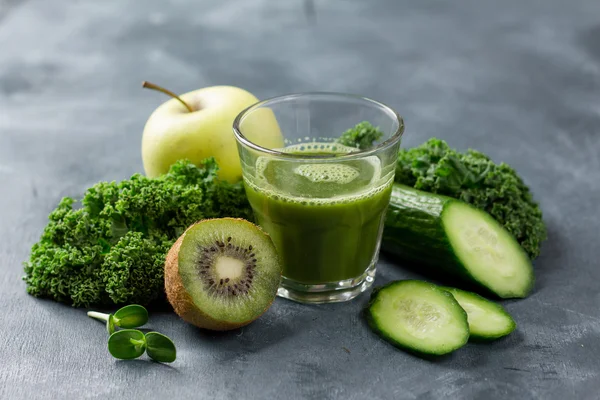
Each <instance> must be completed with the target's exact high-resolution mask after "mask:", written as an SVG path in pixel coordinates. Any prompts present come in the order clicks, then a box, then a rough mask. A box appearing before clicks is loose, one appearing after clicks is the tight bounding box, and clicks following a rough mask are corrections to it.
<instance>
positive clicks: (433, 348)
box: [366, 280, 469, 355]
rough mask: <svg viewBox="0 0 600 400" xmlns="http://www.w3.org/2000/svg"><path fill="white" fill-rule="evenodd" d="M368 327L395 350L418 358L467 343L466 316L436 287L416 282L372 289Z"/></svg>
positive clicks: (450, 297) (410, 281)
mask: <svg viewBox="0 0 600 400" xmlns="http://www.w3.org/2000/svg"><path fill="white" fill-rule="evenodd" d="M366 316H367V321H368V322H369V325H370V326H371V328H372V329H373V330H374V331H375V332H376V333H378V334H379V335H380V336H382V337H383V338H384V339H386V340H387V341H388V342H390V343H391V344H393V345H395V346H396V347H399V348H402V349H405V350H408V351H410V352H413V353H416V354H419V355H443V354H447V353H450V352H452V351H454V350H456V349H458V348H460V347H462V346H463V345H464V344H465V343H467V341H468V340H469V324H468V322H467V314H466V313H465V311H464V310H463V309H462V308H461V307H460V305H459V304H458V302H457V301H456V300H455V299H454V297H453V296H452V295H451V294H450V293H449V292H447V291H445V290H443V289H440V288H439V287H438V286H436V285H434V284H431V283H428V282H423V281H416V280H404V281H395V282H391V283H389V284H387V285H385V286H383V287H380V288H378V289H375V290H374V291H373V294H372V295H371V300H370V302H369V306H368V307H367V309H366Z"/></svg>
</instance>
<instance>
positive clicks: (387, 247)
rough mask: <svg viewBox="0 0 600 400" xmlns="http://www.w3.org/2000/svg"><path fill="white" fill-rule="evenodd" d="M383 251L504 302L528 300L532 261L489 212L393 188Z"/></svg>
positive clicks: (411, 190) (428, 194)
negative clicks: (464, 282)
mask: <svg viewBox="0 0 600 400" xmlns="http://www.w3.org/2000/svg"><path fill="white" fill-rule="evenodd" d="M382 249H383V250H384V251H387V252H390V253H392V254H395V255H398V256H400V257H402V258H404V259H407V260H411V261H417V262H419V263H421V264H424V265H427V266H429V267H431V269H432V271H438V272H445V273H450V274H452V275H455V276H458V277H461V278H463V279H465V280H468V281H471V282H473V283H475V284H477V285H478V286H480V287H482V288H485V289H486V290H487V291H490V292H492V293H494V294H495V295H497V296H499V297H501V298H522V297H526V296H527V295H528V294H529V293H530V292H531V289H532V288H533V282H534V276H533V268H532V266H531V261H530V260H529V258H528V257H527V254H526V253H525V251H524V250H523V249H522V248H521V246H520V245H519V243H518V242H517V241H516V240H515V239H514V238H513V237H512V236H511V235H510V234H509V233H508V232H507V231H506V230H505V229H504V227H502V226H501V225H500V224H499V223H498V222H496V220H494V219H493V218H492V217H491V216H490V215H488V214H487V213H486V212H484V211H481V210H479V209H477V208H475V207H473V206H470V205H468V204H467V203H464V202H462V201H459V200H456V199H452V198H449V197H445V196H441V195H437V194H432V193H427V192H422V191H420V190H416V189H413V188H410V187H407V186H404V185H399V184H394V185H393V187H392V195H391V200H390V205H389V208H388V211H387V214H386V220H385V229H384V231H383V240H382Z"/></svg>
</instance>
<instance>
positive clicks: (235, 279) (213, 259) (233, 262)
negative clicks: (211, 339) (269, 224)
mask: <svg viewBox="0 0 600 400" xmlns="http://www.w3.org/2000/svg"><path fill="white" fill-rule="evenodd" d="M280 281H281V265H280V262H279V257H278V255H277V251H276V249H275V246H274V245H273V242H272V241H271V238H270V237H269V235H267V233H265V232H264V231H263V230H262V229H261V228H259V227H258V226H256V225H254V224H252V223H250V222H248V221H246V220H243V219H236V218H219V219H208V220H203V221H200V222H197V223H196V224H194V225H192V226H190V227H189V228H188V229H187V230H186V231H185V232H184V233H183V234H182V235H181V237H179V239H178V240H177V241H176V242H175V244H173V247H171V250H170V251H169V253H168V254H167V259H166V263H165V290H166V293H167V299H168V300H169V303H171V305H172V306H173V309H174V310H175V312H176V313H177V314H178V315H179V316H180V317H181V318H183V320H185V321H186V322H189V323H191V324H193V325H196V326H198V327H200V328H205V329H211V330H218V331H223V330H230V329H236V328H239V327H241V326H244V325H247V324H249V323H251V322H252V321H254V320H255V319H257V318H258V317H259V316H260V315H262V314H263V313H264V312H265V311H266V310H267V309H268V308H269V307H270V305H271V303H272V302H273V300H274V298H275V296H276V294H277V288H278V287H279V283H280Z"/></svg>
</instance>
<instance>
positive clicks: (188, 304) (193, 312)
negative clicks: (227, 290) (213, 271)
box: [165, 218, 273, 331]
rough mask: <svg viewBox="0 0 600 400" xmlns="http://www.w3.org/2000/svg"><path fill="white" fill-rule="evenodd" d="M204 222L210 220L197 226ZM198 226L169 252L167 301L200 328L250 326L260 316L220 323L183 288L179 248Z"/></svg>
mask: <svg viewBox="0 0 600 400" xmlns="http://www.w3.org/2000/svg"><path fill="white" fill-rule="evenodd" d="M221 219H227V220H231V221H241V222H244V223H246V224H250V225H253V224H252V223H250V222H248V221H246V220H245V219H241V218H221ZM203 221H208V220H202V221H199V222H196V224H199V223H201V222H203ZM196 224H193V225H191V226H190V227H188V228H187V229H186V231H185V232H184V233H183V234H182V235H181V236H180V237H179V239H177V241H176V242H175V243H174V244H173V246H172V247H171V249H170V250H169V253H168V254H167V258H166V261H165V291H166V293H167V299H168V300H169V303H171V306H173V309H174V310H175V313H176V314H177V315H179V316H180V317H181V318H182V319H183V320H184V321H185V322H187V323H190V324H192V325H195V326H197V327H198V328H204V329H210V330H213V331H229V330H232V329H237V328H241V327H242V326H246V325H248V324H249V323H251V322H253V321H255V319H256V318H258V317H260V315H259V316H257V317H256V318H255V319H250V320H248V321H244V322H239V323H231V322H227V321H219V320H216V319H214V318H212V317H210V316H209V315H207V314H205V313H204V312H202V310H200V309H199V308H198V307H196V305H195V304H194V300H192V297H191V296H190V295H189V294H188V293H187V291H186V290H185V287H184V286H183V281H182V280H181V276H180V275H179V248H180V247H181V243H182V242H183V238H184V237H185V234H186V233H187V231H188V230H189V229H190V228H191V227H193V226H194V225H196ZM258 228H259V229H260V230H261V231H262V232H264V231H263V230H262V229H261V228H260V227H258ZM265 235H266V233H265ZM271 304H273V302H271V303H269V305H267V307H265V309H264V311H263V312H262V313H261V315H262V314H264V313H265V311H267V310H268V309H269V307H270V306H271Z"/></svg>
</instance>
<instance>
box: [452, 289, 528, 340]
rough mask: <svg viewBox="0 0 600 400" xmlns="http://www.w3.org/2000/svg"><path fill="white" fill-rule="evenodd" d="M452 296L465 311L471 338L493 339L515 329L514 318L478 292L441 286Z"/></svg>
mask: <svg viewBox="0 0 600 400" xmlns="http://www.w3.org/2000/svg"><path fill="white" fill-rule="evenodd" d="M442 289H444V290H447V291H448V292H450V293H451V294H452V296H454V298H455V299H456V301H458V304H460V306H461V307H462V308H463V309H464V310H465V311H466V312H467V319H468V321H469V331H470V332H471V339H475V340H494V339H498V338H501V337H503V336H506V335H508V334H509V333H511V332H512V331H514V330H515V328H516V327H517V324H516V323H515V320H514V319H513V318H512V317H511V316H510V314H509V313H507V312H506V310H505V309H504V307H502V306H501V305H500V304H497V303H494V302H493V301H490V300H488V299H485V298H483V297H481V296H480V295H478V294H475V293H472V292H467V291H465V290H460V289H456V288H450V287H442Z"/></svg>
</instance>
